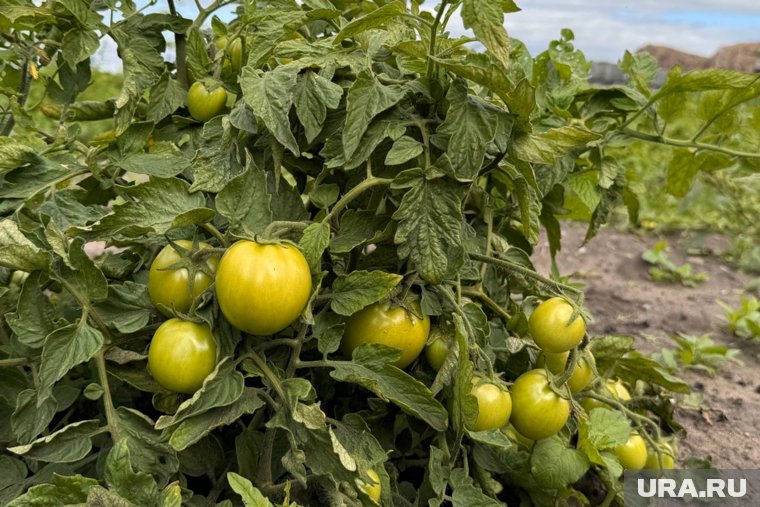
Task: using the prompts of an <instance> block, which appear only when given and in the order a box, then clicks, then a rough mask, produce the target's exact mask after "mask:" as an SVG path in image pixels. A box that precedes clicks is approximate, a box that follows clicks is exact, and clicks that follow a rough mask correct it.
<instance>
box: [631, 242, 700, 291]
mask: <svg viewBox="0 0 760 507" xmlns="http://www.w3.org/2000/svg"><path fill="white" fill-rule="evenodd" d="M667 250H668V243H667V242H666V241H665V240H662V241H658V242H657V244H655V245H654V246H653V247H652V248H650V249H649V250H646V251H645V252H644V253H643V254H642V255H641V258H642V259H644V261H645V262H647V263H649V264H651V265H652V267H651V268H649V277H650V278H651V279H652V280H654V281H655V282H678V283H680V284H682V285H685V286H687V287H694V286H695V285H697V284H698V283H702V282H704V281H705V280H707V275H706V274H705V273H702V272H700V273H694V271H693V269H692V266H691V264H689V263H688V262H687V263H685V264H681V265H678V264H676V263H674V262H673V261H672V260H670V258H669V257H668V252H667Z"/></svg>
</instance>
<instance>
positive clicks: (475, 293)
mask: <svg viewBox="0 0 760 507" xmlns="http://www.w3.org/2000/svg"><path fill="white" fill-rule="evenodd" d="M462 295H464V296H467V297H474V298H478V299H480V300H481V301H482V302H483V304H485V305H486V306H487V307H488V308H490V309H491V310H493V311H494V313H496V314H497V315H498V316H499V317H501V318H502V319H504V321H505V322H509V321H510V320H511V319H512V316H511V315H509V313H507V311H506V310H505V309H504V308H502V307H501V306H499V303H497V302H496V301H494V300H493V299H491V298H490V297H488V294H486V293H485V292H483V291H482V290H480V289H477V290H476V289H469V288H464V289H462Z"/></svg>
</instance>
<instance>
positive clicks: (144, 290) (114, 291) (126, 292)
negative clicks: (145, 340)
mask: <svg viewBox="0 0 760 507" xmlns="http://www.w3.org/2000/svg"><path fill="white" fill-rule="evenodd" d="M153 309H154V308H153V304H152V303H151V301H150V297H149V296H148V287H147V286H145V285H142V284H138V283H135V282H131V281H126V282H124V283H123V284H115V283H114V284H111V285H109V286H108V298H107V299H106V300H105V301H103V302H102V303H98V305H96V310H97V312H98V313H99V314H100V316H101V317H102V318H103V319H105V321H106V322H108V324H109V325H112V326H113V327H115V328H116V329H117V330H118V331H119V332H120V333H135V332H137V331H139V330H141V329H144V328H145V326H147V325H148V322H149V321H150V316H151V312H152V311H153Z"/></svg>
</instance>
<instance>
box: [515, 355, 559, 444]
mask: <svg viewBox="0 0 760 507" xmlns="http://www.w3.org/2000/svg"><path fill="white" fill-rule="evenodd" d="M549 382H550V380H549V378H548V377H547V375H546V371H545V370H540V369H536V370H530V371H528V372H525V373H523V374H522V375H520V376H519V377H517V380H515V383H514V384H513V385H512V389H511V391H512V417H511V418H510V420H509V422H511V423H512V426H514V428H515V430H516V431H517V432H518V433H520V434H521V435H523V436H525V437H527V438H529V439H531V440H540V439H542V438H547V437H550V436H552V435H554V434H556V433H558V432H559V431H560V430H561V429H562V428H564V426H565V424H566V423H567V420H568V418H569V417H570V402H569V401H568V400H566V399H564V398H562V397H560V395H559V394H557V393H556V392H554V390H552V387H551V386H550V385H549Z"/></svg>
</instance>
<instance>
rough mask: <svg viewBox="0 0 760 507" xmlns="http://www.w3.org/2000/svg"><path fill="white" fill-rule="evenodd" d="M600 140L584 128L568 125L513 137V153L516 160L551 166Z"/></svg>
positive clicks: (597, 135)
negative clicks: (574, 151) (576, 150)
mask: <svg viewBox="0 0 760 507" xmlns="http://www.w3.org/2000/svg"><path fill="white" fill-rule="evenodd" d="M599 138H600V136H599V134H597V133H595V132H591V131H590V130H588V129H586V128H585V127H579V126H576V125H568V126H565V127H558V128H554V129H549V130H546V131H544V132H540V133H537V134H536V133H533V134H523V135H519V136H517V137H515V140H514V145H513V148H514V151H515V154H516V155H517V158H519V159H520V160H524V161H526V162H534V163H539V164H551V163H553V162H554V161H555V160H557V159H558V158H561V157H564V156H565V155H567V154H569V153H571V152H572V151H573V150H575V149H577V148H582V147H584V146H586V145H588V144H589V143H591V142H593V141H596V140H598V139H599Z"/></svg>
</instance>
